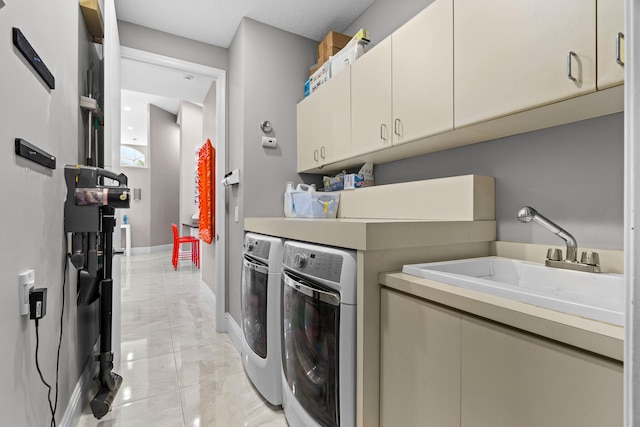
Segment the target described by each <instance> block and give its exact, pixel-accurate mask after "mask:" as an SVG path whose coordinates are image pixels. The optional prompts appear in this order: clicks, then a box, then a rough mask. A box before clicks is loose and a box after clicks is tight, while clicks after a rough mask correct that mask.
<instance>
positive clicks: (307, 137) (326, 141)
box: [297, 69, 351, 172]
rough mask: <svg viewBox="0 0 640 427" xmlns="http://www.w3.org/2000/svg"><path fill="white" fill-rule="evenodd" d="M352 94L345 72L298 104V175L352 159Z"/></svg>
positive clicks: (347, 73)
mask: <svg viewBox="0 0 640 427" xmlns="http://www.w3.org/2000/svg"><path fill="white" fill-rule="evenodd" d="M350 90H351V89H350V75H349V69H346V70H343V71H342V72H341V73H339V74H338V75H337V76H335V77H334V78H332V79H331V80H329V81H328V82H326V83H324V84H323V85H322V86H321V87H320V88H319V89H318V90H317V91H316V92H314V93H313V94H312V95H311V96H309V97H307V98H306V99H304V100H303V101H302V102H300V103H299V104H298V144H297V146H298V172H304V171H308V170H311V169H315V168H318V167H321V166H324V165H325V164H329V163H332V162H336V161H338V160H341V159H344V158H347V157H349V154H350V152H351V94H350Z"/></svg>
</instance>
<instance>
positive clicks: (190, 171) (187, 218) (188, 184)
mask: <svg viewBox="0 0 640 427" xmlns="http://www.w3.org/2000/svg"><path fill="white" fill-rule="evenodd" d="M178 117H179V121H180V123H179V125H180V223H179V224H178V229H179V230H181V231H180V234H186V235H188V234H189V232H190V229H188V228H186V227H183V226H182V224H183V223H186V224H190V223H191V216H192V215H193V214H194V213H195V212H197V211H198V205H197V204H196V203H195V195H196V192H195V186H196V184H195V178H196V172H195V168H196V165H197V161H196V154H195V150H196V149H197V148H199V147H201V146H202V144H203V143H204V141H203V140H202V107H199V106H197V105H195V104H192V103H190V102H185V101H183V102H181V103H180V112H179V113H178Z"/></svg>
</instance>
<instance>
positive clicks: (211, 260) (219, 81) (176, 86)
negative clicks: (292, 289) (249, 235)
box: [121, 46, 227, 332]
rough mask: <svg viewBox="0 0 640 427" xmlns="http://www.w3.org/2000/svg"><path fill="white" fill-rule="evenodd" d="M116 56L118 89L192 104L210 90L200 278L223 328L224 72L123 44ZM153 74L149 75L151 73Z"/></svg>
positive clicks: (223, 329) (128, 135)
mask: <svg viewBox="0 0 640 427" xmlns="http://www.w3.org/2000/svg"><path fill="white" fill-rule="evenodd" d="M121 60H122V77H121V80H122V84H121V88H123V89H125V88H127V89H130V88H132V87H135V88H136V89H135V91H136V92H138V93H147V94H149V95H150V96H152V97H153V96H155V97H162V98H165V99H174V100H178V102H179V101H189V102H194V103H200V102H202V100H203V99H204V98H205V96H206V95H207V93H209V92H210V90H211V93H215V107H214V108H215V118H213V119H212V118H210V117H203V120H213V121H214V122H213V123H212V126H209V127H207V126H206V125H205V126H204V128H205V129H207V128H208V129H212V130H211V133H213V135H206V134H205V135H203V137H204V138H203V139H204V140H203V141H202V142H201V143H200V145H201V144H202V143H204V142H205V141H206V139H207V138H209V139H211V142H212V144H213V146H214V147H215V149H216V165H215V168H216V171H217V173H216V177H215V181H216V182H215V185H216V200H215V224H216V236H215V239H214V242H213V243H212V245H211V247H207V248H203V249H204V250H203V251H202V253H203V255H204V256H203V259H202V269H203V280H205V279H206V280H205V283H206V285H207V286H208V287H209V288H210V289H211V290H212V291H213V294H215V302H213V303H214V304H215V308H216V310H215V312H216V330H217V331H218V332H226V330H227V320H226V304H225V300H226V251H225V246H226V213H225V193H224V188H223V187H222V185H221V184H220V181H221V179H220V177H221V176H222V175H224V171H225V170H226V91H227V89H226V71H225V70H220V69H217V68H213V67H208V66H204V65H201V64H196V63H192V62H187V61H183V60H179V59H175V58H171V57H167V56H163V55H158V54H154V53H150V52H146V51H142V50H138V49H133V48H128V47H124V46H123V47H122V48H121ZM130 70H132V71H131V73H133V74H137V75H135V76H133V75H130ZM152 74H153V76H154V78H152ZM163 75H164V76H166V77H167V78H173V80H172V83H169V84H167V83H166V82H165V83H161V82H159V81H158V80H157V78H162V76H163ZM176 75H178V79H177V80H176V79H175V76H176ZM134 77H135V79H136V82H135V83H134V82H130V81H129V78H134ZM181 79H183V80H184V82H182V83H198V84H196V85H193V84H187V85H184V84H180V83H181V82H180V80H181ZM187 81H188V82H187ZM152 102H154V103H159V102H162V101H159V100H156V101H152ZM160 108H163V109H167V108H171V102H169V103H167V104H163V105H161V106H160ZM205 112H206V111H205ZM126 126H127V125H126V124H125V123H124V120H123V130H122V138H121V139H122V141H127V142H129V145H134V148H135V144H131V142H134V141H128V139H127V138H129V139H132V138H133V137H132V136H131V132H130V131H131V129H127V128H126ZM140 151H144V150H140ZM152 167H153V166H152ZM210 282H213V283H210Z"/></svg>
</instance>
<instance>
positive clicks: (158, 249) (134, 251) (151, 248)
mask: <svg viewBox="0 0 640 427" xmlns="http://www.w3.org/2000/svg"><path fill="white" fill-rule="evenodd" d="M172 249H173V243H171V244H169V245H159V246H148V247H140V248H131V254H132V255H139V254H151V253H154V252H165V251H170V250H172Z"/></svg>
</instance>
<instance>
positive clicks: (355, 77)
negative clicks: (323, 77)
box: [351, 37, 393, 156]
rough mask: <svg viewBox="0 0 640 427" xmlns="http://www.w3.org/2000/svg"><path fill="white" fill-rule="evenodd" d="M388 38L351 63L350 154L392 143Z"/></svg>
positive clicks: (389, 39) (365, 151) (364, 151)
mask: <svg viewBox="0 0 640 427" xmlns="http://www.w3.org/2000/svg"><path fill="white" fill-rule="evenodd" d="M392 122H393V118H392V111H391V38H390V37H388V38H386V39H385V40H383V41H382V42H380V43H378V44H377V45H376V46H375V47H374V48H373V49H371V50H370V51H369V52H367V53H366V55H364V56H362V57H361V58H359V59H358V60H357V61H355V62H354V63H353V64H351V154H352V155H354V156H358V155H362V154H366V153H370V152H373V151H376V150H380V149H382V148H387V147H390V146H391V143H392V139H391V134H392V127H391V125H392Z"/></svg>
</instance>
